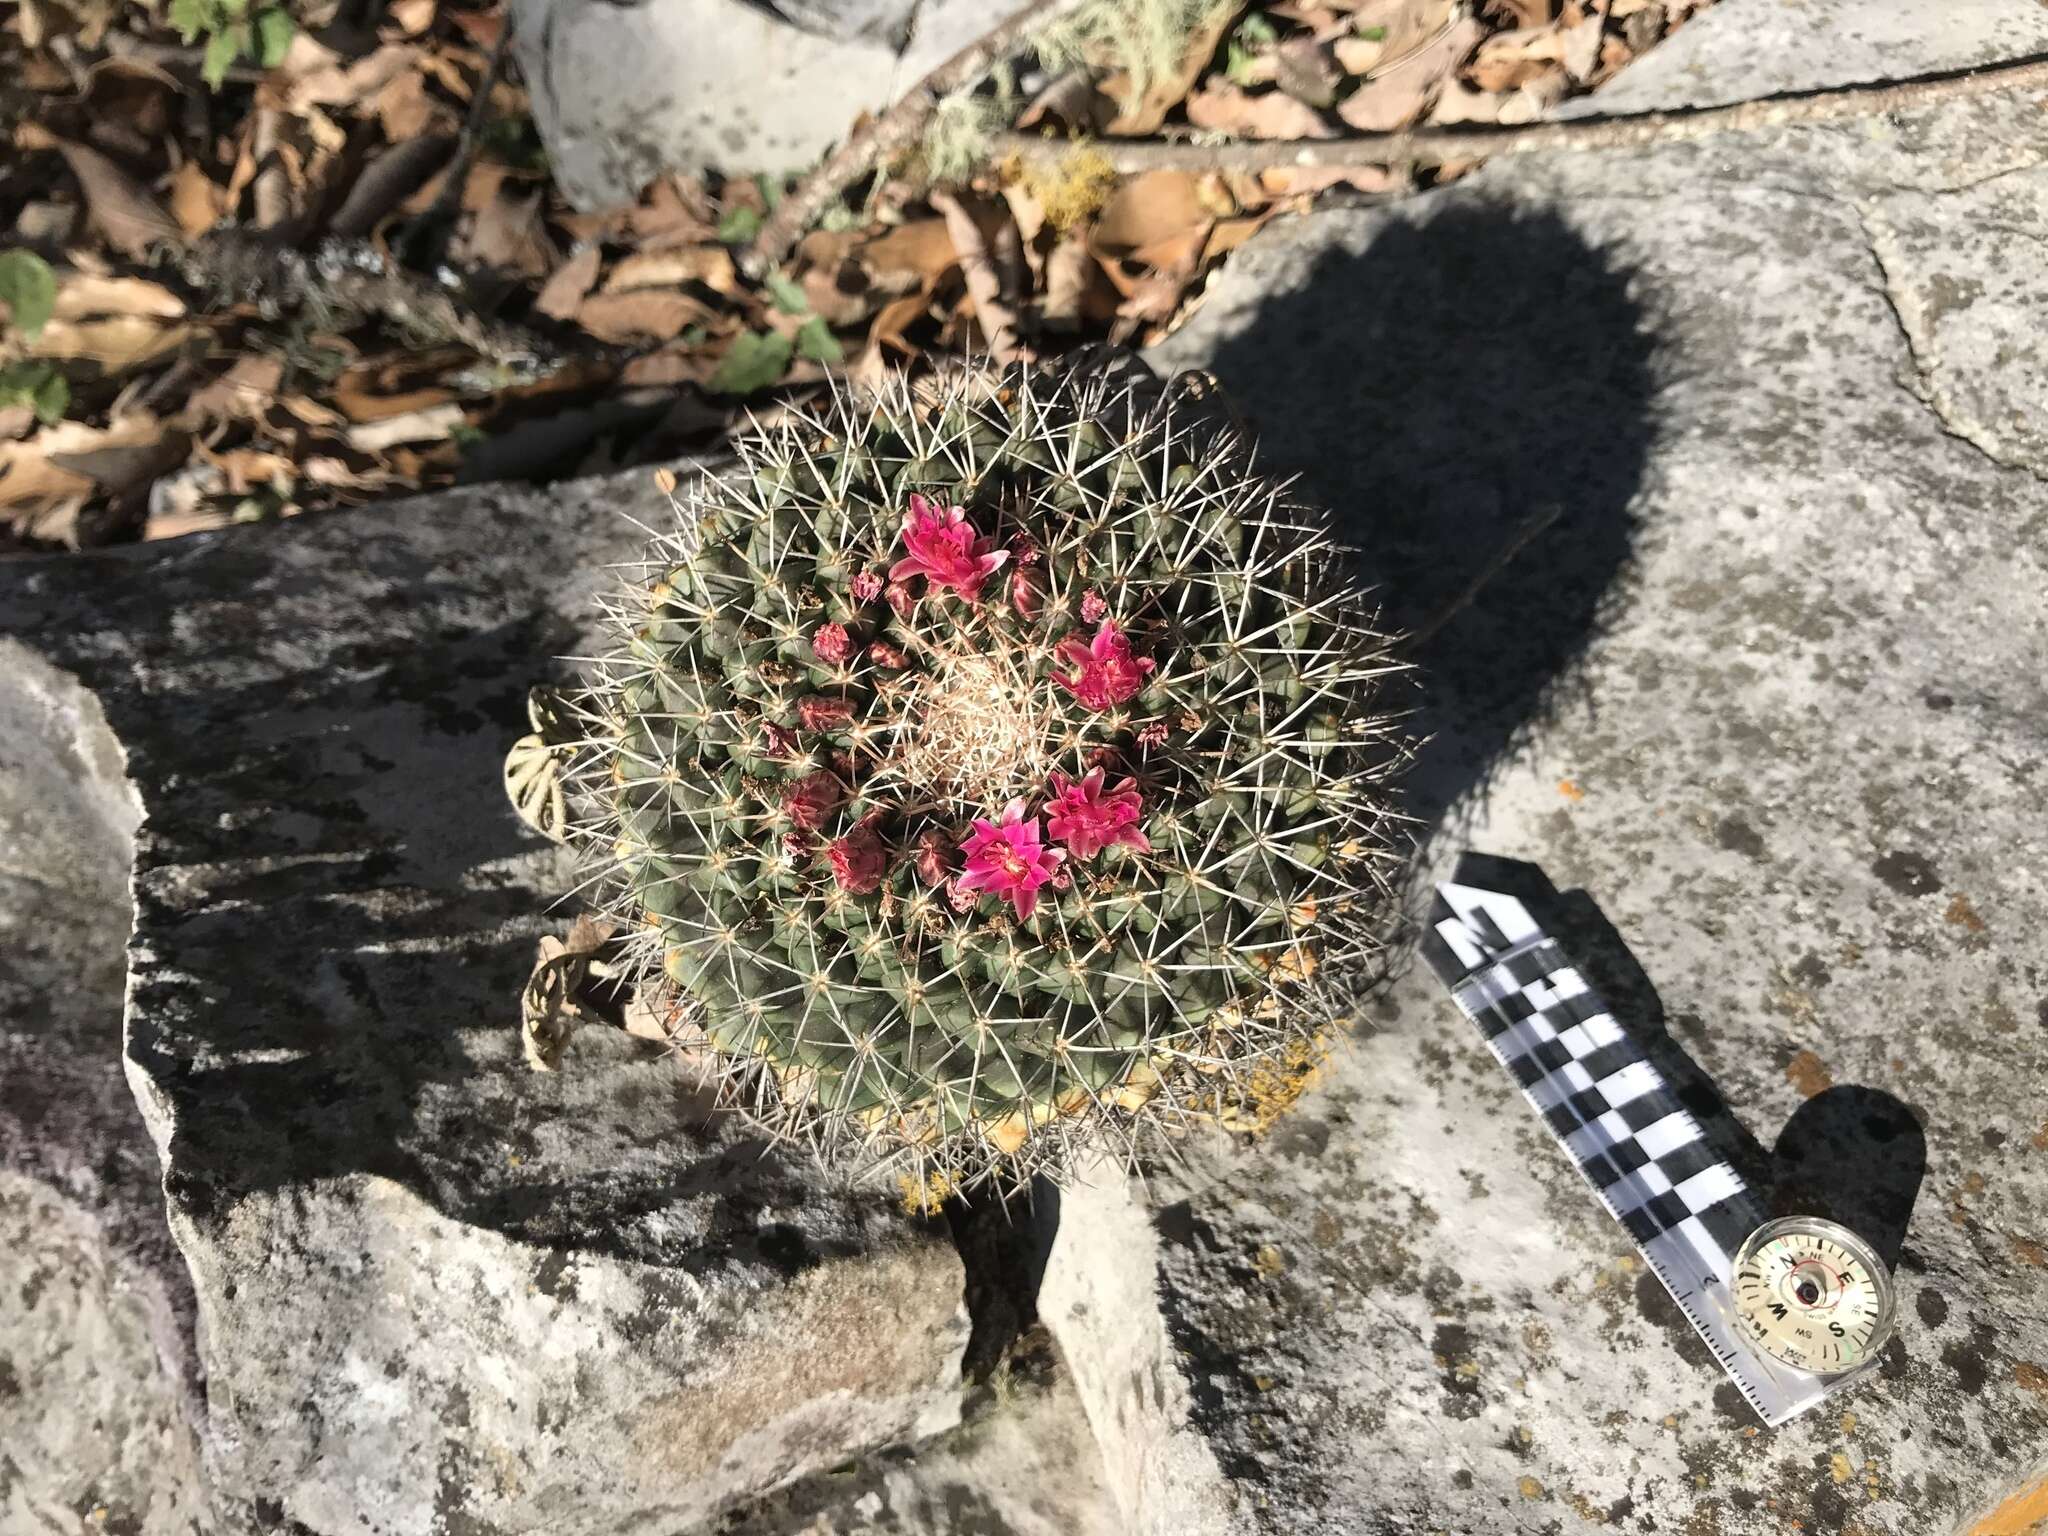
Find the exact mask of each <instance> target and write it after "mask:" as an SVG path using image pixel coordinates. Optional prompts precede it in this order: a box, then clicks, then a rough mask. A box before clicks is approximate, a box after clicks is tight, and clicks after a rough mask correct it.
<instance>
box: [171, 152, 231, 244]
mask: <svg viewBox="0 0 2048 1536" xmlns="http://www.w3.org/2000/svg"><path fill="white" fill-rule="evenodd" d="M227 211H228V210H227V194H226V193H225V192H223V191H222V190H221V189H220V188H219V187H217V186H215V185H214V183H213V180H212V178H210V177H209V176H208V175H207V174H206V172H205V171H203V170H201V169H200V166H199V162H198V161H197V160H187V161H186V162H185V163H184V164H183V165H181V166H179V167H178V168H177V170H175V171H173V172H172V173H171V217H172V218H174V219H176V220H177V221H178V228H180V229H182V230H183V231H184V232H185V237H186V238H187V239H188V240H196V239H198V238H199V236H201V235H203V234H205V233H206V232H207V231H208V230H209V229H211V228H213V226H214V225H216V224H218V223H219V222H220V221H221V217H222V215H224V214H225V213H226V212H227Z"/></svg>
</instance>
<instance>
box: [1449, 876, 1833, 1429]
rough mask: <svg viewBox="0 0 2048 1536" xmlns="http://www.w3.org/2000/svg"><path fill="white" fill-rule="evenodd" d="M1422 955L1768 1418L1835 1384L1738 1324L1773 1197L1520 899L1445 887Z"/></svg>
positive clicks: (1800, 1406)
mask: <svg viewBox="0 0 2048 1536" xmlns="http://www.w3.org/2000/svg"><path fill="white" fill-rule="evenodd" d="M1422 947H1423V953H1424V955H1425V956H1426V957H1427V958H1428V960H1429V962H1430V965H1431V967H1432V968H1433V969H1434V970H1435V971H1436V973H1437V975H1438V976H1439V977H1441V978H1442V979H1443V982H1444V985H1445V986H1447V987H1449V988H1450V991H1451V997H1452V998H1453V1000H1454V1001H1456V1003H1457V1004H1458V1007H1459V1008H1460V1009H1461V1010H1462V1011H1463V1012H1464V1014H1465V1016H1466V1017H1467V1018H1469V1019H1470V1020H1471V1021H1472V1022H1473V1023H1474V1024H1475V1025H1476V1026H1478V1029H1479V1032H1480V1034H1481V1035H1482V1036H1484V1037H1485V1040H1486V1043H1487V1045H1488V1046H1489V1047H1491V1048H1492V1050H1493V1054H1494V1055H1495V1056H1496V1057H1497V1058H1498V1059H1499V1061H1500V1063H1501V1065H1502V1066H1504V1067H1506V1068H1507V1070H1508V1072H1509V1073H1510V1074H1511V1075H1512V1076H1513V1077H1514V1079H1515V1082H1516V1083H1517V1084H1518V1085H1520V1087H1521V1090H1522V1096H1523V1097H1524V1098H1525V1099H1527V1100H1528V1101H1529V1106H1530V1107H1531V1108H1532V1109H1534V1110H1535V1111H1536V1113H1537V1114H1538V1115H1539V1116H1541V1117H1542V1119H1543V1122H1544V1124H1545V1125H1547V1126H1548V1127H1549V1128H1550V1134H1551V1135H1552V1136H1553V1137H1554V1138H1555V1139H1556V1140H1557V1142H1558V1143H1559V1145H1561V1146H1562V1147H1563V1148H1564V1149H1565V1151H1566V1152H1567V1153H1569V1154H1570V1156H1571V1159H1572V1161H1573V1163H1574V1164H1576V1165H1577V1167H1578V1170H1579V1172H1580V1173H1581V1174H1583V1175H1584V1176H1585V1178H1586V1182H1587V1183H1588V1184H1590V1185H1591V1186H1592V1187H1593V1191H1594V1193H1595V1194H1597V1195H1598V1196H1599V1197H1600V1203H1601V1204H1602V1205H1604V1206H1605V1207H1606V1208H1607V1211H1608V1214H1609V1215H1611V1216H1613V1217H1614V1219H1615V1220H1617V1221H1619V1222H1620V1223H1621V1224H1622V1226H1623V1227H1625V1228H1626V1229H1627V1230H1628V1234H1629V1236H1630V1237H1631V1238H1633V1239H1634V1240H1635V1244H1636V1247H1637V1248H1638V1249H1639V1250H1640V1251H1641V1252H1642V1255H1643V1257H1644V1258H1645V1259H1646V1260H1647V1261H1648V1262H1649V1265H1650V1268H1651V1269H1652V1270H1654V1271H1655V1272H1656V1275H1657V1278H1658V1279H1660V1280H1662V1281H1663V1282H1664V1288H1665V1289H1666V1290H1668V1291H1670V1292H1671V1299H1672V1300H1673V1301H1675V1302H1677V1303H1678V1306H1679V1310H1680V1311H1682V1312H1683V1313H1684V1314H1685V1315H1686V1318H1687V1319H1688V1320H1689V1321H1690V1322H1691V1323H1692V1325H1693V1328H1694V1329H1695V1330H1696V1331H1697V1332H1698V1333H1699V1336H1700V1337H1701V1338H1702V1339H1703V1340H1705V1341H1706V1345H1707V1348H1708V1349H1709V1350H1711V1351H1712V1352H1713V1355H1714V1358H1715V1359H1717V1360H1719V1361H1720V1362H1721V1366H1722V1369H1723V1370H1725V1371H1726V1372H1727V1373H1728V1379H1729V1380H1730V1381H1732V1382H1734V1383H1735V1385H1736V1386H1737V1387H1738V1388H1739V1389H1740V1390H1741V1392H1742V1395H1743V1396H1744V1397H1745V1398H1747V1399H1748V1401H1749V1405H1750V1407H1752V1408H1754V1409H1755V1410H1756V1412H1757V1415H1758V1417H1760V1418H1761V1419H1763V1421H1764V1422H1765V1423H1766V1424H1771V1425H1778V1424H1783V1423H1784V1422H1785V1421H1786V1420H1788V1419H1792V1418H1795V1417H1797V1416H1798V1415H1799V1414H1801V1413H1804V1412H1805V1411H1806V1410H1807V1409H1809V1408H1811V1407H1813V1406H1814V1405H1815V1404H1816V1403H1818V1402H1820V1400H1821V1399H1822V1398H1823V1397H1825V1396H1826V1395H1827V1389H1828V1383H1827V1382H1826V1381H1825V1380H1823V1379H1822V1378H1821V1377H1818V1376H1812V1375H1809V1374H1807V1373H1806V1372H1803V1371H1794V1370H1791V1369H1789V1368H1787V1367H1786V1366H1784V1365H1783V1364H1781V1363H1779V1362H1777V1361H1774V1360H1767V1359H1765V1358H1764V1357H1762V1356H1760V1355H1759V1354H1757V1353H1756V1352H1755V1351H1754V1350H1753V1349H1751V1348H1750V1346H1749V1345H1748V1343H1747V1342H1746V1341H1745V1340H1744V1339H1743V1338H1742V1337H1741V1335H1740V1334H1738V1333H1737V1332H1736V1330H1735V1321H1734V1316H1733V1310H1734V1309H1733V1305H1732V1303H1733V1292H1732V1289H1731V1287H1732V1286H1733V1283H1734V1272H1735V1253H1736V1250H1737V1249H1738V1248H1740V1247H1741V1246H1742V1242H1743V1239H1744V1238H1746V1237H1748V1236H1749V1234H1750V1233H1751V1232H1753V1231H1755V1230H1756V1229H1757V1228H1758V1227H1759V1226H1761V1225H1762V1224H1763V1221H1764V1215H1765V1213H1764V1209H1763V1203H1762V1201H1761V1200H1759V1199H1758V1197H1757V1196H1756V1194H1755V1193H1754V1192H1753V1191H1752V1190H1751V1189H1750V1188H1749V1186H1748V1185H1747V1184H1745V1183H1744V1182H1743V1181H1742V1178H1741V1176H1740V1175H1739V1174H1737V1173H1736V1171H1735V1170H1734V1169H1733V1168H1732V1167H1730V1166H1729V1165H1728V1164H1727V1163H1726V1162H1725V1161H1723V1160H1722V1159H1721V1158H1719V1157H1718V1156H1716V1155H1715V1153H1714V1152H1713V1150H1712V1149H1711V1147H1710V1146H1709V1145H1708V1143H1707V1141H1706V1139H1705V1137H1704V1135H1703V1134H1702V1133H1701V1130H1700V1126H1699V1122H1698V1121H1696V1120H1695V1119H1694V1118H1693V1116H1692V1114H1691V1112H1690V1111H1688V1110H1687V1109H1686V1108H1685V1106H1684V1105H1682V1104H1681V1103H1680V1102H1679V1101H1678V1096H1677V1094H1676V1093H1674V1092H1673V1091H1672V1088H1671V1085H1670V1084H1669V1083H1668V1082H1667V1081H1665V1078H1664V1076H1663V1074H1662V1073H1660V1072H1659V1071H1658V1070H1657V1069H1656V1067H1655V1066H1654V1065H1652V1063H1651V1061H1650V1058H1649V1055H1648V1053H1647V1052H1646V1051H1645V1050H1644V1049H1643V1047H1642V1045H1641V1044H1640V1043H1639V1042H1638V1041H1637V1040H1636V1039H1635V1038H1634V1037H1633V1036H1632V1035H1630V1034H1629V1033H1628V1031H1627V1030H1625V1029H1623V1028H1622V1026H1621V1025H1620V1024H1619V1023H1617V1022H1616V1020H1615V1018H1614V1016H1613V1015H1612V1014H1611V1013H1609V1012H1608V1011H1607V1005H1606V1004H1605V1003H1604V1002H1602V1001H1601V1000H1600V997H1599V995H1598V994H1597V993H1595V992H1594V991H1593V990H1592V988H1591V987H1589V986H1588V985H1587V984H1586V981H1585V978H1584V977H1583V976H1581V975H1580V974H1579V971H1578V969H1577V967H1576V966H1574V965H1573V964H1572V961H1571V958H1570V957H1569V956H1568V955H1566V954H1565V952H1564V951H1563V950H1562V949H1561V948H1559V947H1558V944H1557V941H1556V940H1554V939H1552V938H1551V937H1550V936H1549V935H1548V934H1546V933H1544V932H1543V931H1542V930H1541V929H1540V928H1539V927H1537V925H1536V922H1535V919H1534V918H1533V917H1531V916H1530V913H1529V909H1528V908H1527V907H1525V906H1524V905H1523V904H1522V903H1521V902H1520V901H1519V900H1517V899H1516V898H1515V897H1512V896H1508V895H1505V894H1503V893H1501V892H1498V891H1488V890H1482V889H1480V888H1479V887H1477V886H1472V885H1440V886H1438V887H1437V896H1436V901H1435V903H1434V904H1433V906H1432V907H1431V909H1430V914H1429V930H1428V932H1427V933H1426V934H1425V935H1424V938H1423V946H1422Z"/></svg>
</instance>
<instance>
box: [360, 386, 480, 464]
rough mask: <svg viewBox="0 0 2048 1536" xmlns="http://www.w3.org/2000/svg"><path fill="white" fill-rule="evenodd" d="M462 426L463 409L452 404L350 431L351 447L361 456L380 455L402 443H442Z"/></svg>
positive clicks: (410, 412) (407, 414)
mask: <svg viewBox="0 0 2048 1536" xmlns="http://www.w3.org/2000/svg"><path fill="white" fill-rule="evenodd" d="M423 393H424V391H423ZM461 425H462V407H461V406H459V405H457V404H455V403H454V402H452V401H450V402H449V403H447V404H445V405H431V406H427V407H426V408H424V409H422V410H416V411H407V412H405V413H404V414H403V415H398V416H387V417H385V418H384V419H383V420H382V421H372V422H365V423H362V424H361V425H359V426H353V427H350V428H349V429H348V434H347V436H348V445H349V447H351V448H353V449H355V450H356V451H357V452H359V453H377V452H379V451H381V450H383V449H385V448H393V447H396V446H397V445H398V444H400V443H431V442H439V441H440V440H441V439H443V438H445V437H447V436H448V435H449V434H451V433H452V432H454V430H455V429H456V428H457V427H459V426H461Z"/></svg>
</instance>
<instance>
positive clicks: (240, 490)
mask: <svg viewBox="0 0 2048 1536" xmlns="http://www.w3.org/2000/svg"><path fill="white" fill-rule="evenodd" d="M196 452H197V454H198V457H199V458H200V459H202V460H204V461H205V462H206V463H208V464H211V465H213V466H214V467H215V468H216V469H218V470H219V471H220V472H221V479H222V482H223V485H224V488H225V489H226V490H227V491H228V492H229V493H230V494H231V495H235V496H246V495H248V494H249V492H251V491H252V490H255V489H256V488H257V487H259V486H268V485H272V484H275V483H277V482H278V481H285V482H287V483H289V482H290V481H293V480H296V479H297V478H298V475H297V473H296V469H297V466H296V465H294V464H293V462H292V460H291V459H290V457H289V456H287V455H285V454H282V453H277V452H273V451H272V450H270V449H267V448H230V449H228V450H227V451H226V452H225V453H214V452H212V451H211V450H209V449H208V448H207V447H206V445H205V444H204V443H201V444H199V445H197V449H196Z"/></svg>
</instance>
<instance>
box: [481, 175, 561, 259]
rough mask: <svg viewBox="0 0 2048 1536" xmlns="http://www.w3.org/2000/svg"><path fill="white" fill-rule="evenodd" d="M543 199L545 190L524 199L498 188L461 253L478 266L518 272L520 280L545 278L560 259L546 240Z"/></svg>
mask: <svg viewBox="0 0 2048 1536" xmlns="http://www.w3.org/2000/svg"><path fill="white" fill-rule="evenodd" d="M546 200H547V190H546V188H544V187H536V188H535V189H534V190H533V191H532V192H530V193H528V194H526V195H525V196H521V195H520V194H519V193H517V192H514V191H511V190H509V189H506V188H502V187H501V188H500V189H499V190H498V194H497V196H496V197H495V198H494V199H493V200H492V201H491V203H490V204H489V206H487V207H486V208H485V209H484V210H483V211H482V212H481V213H479V214H478V215H477V216H476V224H475V226H474V227H473V228H472V229H471V230H470V232H469V235H468V237H467V238H466V239H465V240H463V241H462V242H461V247H460V254H461V255H462V256H463V257H464V258H465V259H467V260H468V261H470V262H473V263H475V264H476V265H478V266H484V267H496V268H499V269H500V270H503V271H507V272H517V273H518V274H519V275H520V276H522V277H530V278H542V277H545V276H546V275H547V274H548V273H549V272H550V271H552V270H553V269H554V266H555V264H556V262H557V261H558V260H559V259H560V258H559V256H558V255H557V253H556V251H555V243H554V241H552V240H550V239H549V238H548V232H547V220H546V218H545V216H544V214H543V212H542V209H543V208H544V206H545V204H546Z"/></svg>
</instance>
